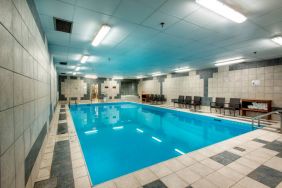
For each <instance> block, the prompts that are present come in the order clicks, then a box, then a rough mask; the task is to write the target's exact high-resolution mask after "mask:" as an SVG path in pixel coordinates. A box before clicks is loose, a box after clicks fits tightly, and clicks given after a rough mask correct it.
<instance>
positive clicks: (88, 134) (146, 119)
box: [71, 103, 253, 185]
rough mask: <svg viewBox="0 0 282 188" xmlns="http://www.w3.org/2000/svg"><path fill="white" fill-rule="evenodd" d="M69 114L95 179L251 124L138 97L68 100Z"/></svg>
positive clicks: (247, 128)
mask: <svg viewBox="0 0 282 188" xmlns="http://www.w3.org/2000/svg"><path fill="white" fill-rule="evenodd" d="M71 115H72V118H73V121H74V124H75V128H76V131H77V134H78V137H79V140H80V144H81V147H82V150H83V154H84V157H85V160H86V163H87V167H88V170H89V173H90V176H91V180H92V184H94V185H96V184H99V183H102V182H105V181H107V180H110V179H113V178H116V177H119V176H122V175H125V174H127V173H130V172H133V171H136V170H138V169H141V168H144V167H147V166H150V165H153V164H155V163H158V162H161V161H164V160H167V159H170V158H173V157H176V156H179V155H181V154H182V153H188V152H191V151H193V150H196V149H199V148H202V147H205V146H208V145H211V144H214V143H217V142H220V141H222V140H225V139H228V138H231V137H234V136H237V135H240V134H243V133H246V132H249V131H252V130H253V128H252V127H251V126H250V125H249V124H245V123H239V122H233V121H229V120H223V119H215V118H212V117H208V116H204V115H197V114H192V113H184V112H178V111H175V110H167V109H163V108H158V107H152V106H148V105H142V104H136V103H108V104H92V105H72V106H71Z"/></svg>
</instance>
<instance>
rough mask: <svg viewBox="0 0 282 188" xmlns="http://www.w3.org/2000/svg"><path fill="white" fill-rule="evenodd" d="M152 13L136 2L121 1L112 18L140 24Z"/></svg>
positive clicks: (130, 0)
mask: <svg viewBox="0 0 282 188" xmlns="http://www.w3.org/2000/svg"><path fill="white" fill-rule="evenodd" d="M153 12H154V9H153V8H149V7H147V6H144V5H143V4H140V3H138V2H136V1H132V0H123V1H122V2H121V4H120V5H119V7H118V9H117V10H116V12H115V14H114V16H115V17H118V18H121V19H124V20H127V21H130V22H133V23H141V22H143V21H144V20H145V19H146V18H148V17H149V16H150V15H151V14H152V13H153Z"/></svg>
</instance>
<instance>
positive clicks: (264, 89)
mask: <svg viewBox="0 0 282 188" xmlns="http://www.w3.org/2000/svg"><path fill="white" fill-rule="evenodd" d="M253 80H256V81H257V82H259V85H255V86H253V85H252V81H253ZM161 89H162V93H163V94H164V95H165V96H166V98H167V99H168V100H167V101H168V103H170V100H171V99H173V98H177V97H178V96H179V95H185V96H201V97H203V100H202V101H203V106H209V102H210V101H211V100H215V97H225V98H226V102H228V101H229V99H230V98H232V97H238V98H251V99H268V100H272V106H273V107H274V108H282V59H281V58H278V59H270V60H263V61H256V62H246V63H241V64H236V65H231V66H224V67H219V68H211V69H205V70H198V71H191V72H189V74H175V73H174V74H168V75H167V76H166V78H164V79H163V80H159V79H157V78H146V79H145V80H143V81H141V82H140V84H139V86H138V92H139V94H141V93H144V94H160V93H161Z"/></svg>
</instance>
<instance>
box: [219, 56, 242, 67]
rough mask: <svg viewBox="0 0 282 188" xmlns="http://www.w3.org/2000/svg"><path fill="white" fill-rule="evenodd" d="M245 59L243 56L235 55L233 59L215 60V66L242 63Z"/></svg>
mask: <svg viewBox="0 0 282 188" xmlns="http://www.w3.org/2000/svg"><path fill="white" fill-rule="evenodd" d="M244 61H245V59H244V58H243V57H235V58H231V59H223V60H219V61H216V62H215V66H224V65H231V64H236V63H242V62H244Z"/></svg>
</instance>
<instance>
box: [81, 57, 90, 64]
mask: <svg viewBox="0 0 282 188" xmlns="http://www.w3.org/2000/svg"><path fill="white" fill-rule="evenodd" d="M88 58H89V56H88V55H84V56H82V58H81V60H80V62H81V63H85V62H86V61H87V59H88Z"/></svg>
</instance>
